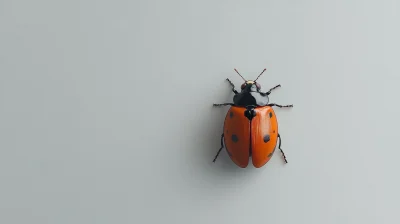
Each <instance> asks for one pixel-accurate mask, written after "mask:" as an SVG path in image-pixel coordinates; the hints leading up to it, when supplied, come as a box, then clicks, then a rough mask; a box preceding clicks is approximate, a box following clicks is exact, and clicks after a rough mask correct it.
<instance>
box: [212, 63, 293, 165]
mask: <svg viewBox="0 0 400 224" xmlns="http://www.w3.org/2000/svg"><path fill="white" fill-rule="evenodd" d="M265 70H266V69H264V70H263V71H262V72H261V74H260V75H258V77H257V78H256V79H255V80H254V81H251V80H246V79H245V78H243V76H242V75H240V73H239V72H238V71H237V70H236V69H235V71H236V73H237V74H238V75H239V76H240V77H242V79H243V80H244V81H245V82H244V83H243V84H242V86H241V92H240V93H239V92H238V91H236V90H235V85H234V84H233V83H232V82H231V81H230V80H229V79H226V80H227V81H228V82H229V83H230V84H231V86H232V91H233V92H234V93H235V96H234V97H233V103H222V104H213V106H231V108H230V109H229V110H228V113H227V114H226V117H225V122H224V131H223V134H222V136H221V148H220V149H219V150H218V153H217V155H216V156H215V159H214V161H213V162H215V160H216V159H217V157H218V155H219V153H220V152H221V150H222V148H223V147H224V143H225V148H226V151H227V153H228V155H229V156H230V158H231V159H232V161H233V162H234V163H235V164H236V165H238V166H239V167H241V168H245V167H247V165H248V164H249V158H250V157H251V160H252V163H253V165H254V167H256V168H260V167H262V166H264V165H265V164H266V163H267V162H268V161H269V160H270V159H271V157H272V155H273V153H274V152H275V148H276V145H277V142H278V139H279V145H278V148H279V149H280V151H281V153H282V156H283V159H284V161H285V163H287V160H286V156H285V154H284V153H283V150H282V149H281V137H280V135H279V132H278V131H279V130H278V121H277V119H276V115H275V112H274V110H273V108H272V107H274V106H276V107H280V108H282V107H293V105H285V106H282V105H278V104H275V103H269V98H268V95H269V94H271V92H272V90H274V89H276V88H278V87H280V86H281V85H277V86H275V87H274V88H272V89H270V90H269V91H268V92H265V93H264V92H261V91H260V89H261V86H260V84H259V83H257V82H256V81H257V79H258V78H259V77H260V76H261V75H262V74H263V73H264V72H265Z"/></svg>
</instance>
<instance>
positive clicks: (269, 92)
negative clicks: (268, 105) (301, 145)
mask: <svg viewBox="0 0 400 224" xmlns="http://www.w3.org/2000/svg"><path fill="white" fill-rule="evenodd" d="M278 87H281V84H279V85H277V86H275V87H273V88H271V89H270V90H269V91H268V92H266V93H265V94H267V96H268V95H269V94H271V92H272V90H274V89H276V88H278Z"/></svg>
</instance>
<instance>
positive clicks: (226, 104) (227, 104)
mask: <svg viewBox="0 0 400 224" xmlns="http://www.w3.org/2000/svg"><path fill="white" fill-rule="evenodd" d="M213 106H214V107H220V106H233V103H214V104H213Z"/></svg>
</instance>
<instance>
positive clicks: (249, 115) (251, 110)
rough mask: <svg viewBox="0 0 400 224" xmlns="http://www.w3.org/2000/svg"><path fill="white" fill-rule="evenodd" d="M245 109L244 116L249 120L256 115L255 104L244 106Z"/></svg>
mask: <svg viewBox="0 0 400 224" xmlns="http://www.w3.org/2000/svg"><path fill="white" fill-rule="evenodd" d="M246 108H247V109H246V110H245V111H244V116H245V117H247V119H249V121H251V120H252V119H253V118H254V117H255V116H256V115H257V113H256V111H255V110H254V108H255V106H246Z"/></svg>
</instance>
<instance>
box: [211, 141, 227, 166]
mask: <svg viewBox="0 0 400 224" xmlns="http://www.w3.org/2000/svg"><path fill="white" fill-rule="evenodd" d="M223 139H224V134H222V135H221V148H220V149H219V150H218V153H217V155H216V156H215V158H214V160H213V162H214V163H215V160H217V157H218V155H219V153H220V152H221V150H222V148H224V140H223Z"/></svg>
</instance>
